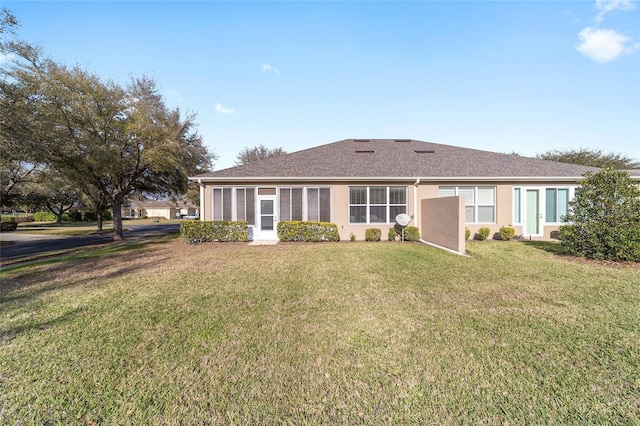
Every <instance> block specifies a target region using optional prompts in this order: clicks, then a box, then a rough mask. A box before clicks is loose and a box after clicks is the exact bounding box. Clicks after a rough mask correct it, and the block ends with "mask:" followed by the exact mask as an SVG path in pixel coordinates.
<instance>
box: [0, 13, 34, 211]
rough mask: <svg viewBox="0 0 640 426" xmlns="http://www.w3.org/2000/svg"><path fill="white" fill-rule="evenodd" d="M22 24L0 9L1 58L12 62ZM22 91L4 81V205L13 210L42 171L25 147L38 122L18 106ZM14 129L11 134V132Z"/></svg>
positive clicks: (0, 171) (0, 136) (0, 103)
mask: <svg viewBox="0 0 640 426" xmlns="http://www.w3.org/2000/svg"><path fill="white" fill-rule="evenodd" d="M17 26H18V21H17V20H16V18H15V16H13V15H12V14H11V12H9V11H8V10H7V9H6V8H2V9H0V57H4V59H5V60H8V59H9V58H10V56H11V55H10V53H11V46H12V45H13V43H12V42H11V41H10V40H11V38H10V37H9V36H10V35H15V28H16V27H17ZM19 90H20V88H19V86H18V85H16V84H14V83H13V82H11V81H10V80H5V79H2V80H0V111H2V113H0V123H1V125H0V205H1V206H2V207H11V206H14V205H16V203H19V200H18V198H19V192H20V187H21V186H22V185H23V184H25V183H29V182H31V181H32V180H33V175H34V172H37V171H38V170H39V169H40V168H41V164H38V163H37V162H35V161H34V160H33V158H32V156H31V153H30V152H29V150H28V149H26V147H25V145H24V144H22V142H21V141H22V140H23V139H24V138H25V137H28V136H27V135H28V134H29V133H30V129H29V126H26V124H27V123H29V121H30V120H33V118H34V112H35V111H33V110H30V109H29V108H28V107H27V106H26V105H16V104H15V103H14V102H13V100H15V99H17V98H19V97H20V96H18V95H17V93H16V92H17V91H19ZM9 129H10V130H9Z"/></svg>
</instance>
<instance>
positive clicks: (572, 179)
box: [189, 176, 584, 184]
mask: <svg viewBox="0 0 640 426" xmlns="http://www.w3.org/2000/svg"><path fill="white" fill-rule="evenodd" d="M418 179H419V180H420V181H421V182H423V183H424V182H440V181H447V182H466V181H473V182H546V181H554V182H576V181H578V180H580V179H584V176H429V177H424V176H377V177H376V176H333V177H326V176H264V177H263V176H255V177H228V176H225V177H213V176H212V177H203V176H195V177H190V178H189V180H192V181H195V182H198V183H201V184H202V183H228V182H256V181H260V182H282V181H299V182H318V181H327V182H335V181H342V182H344V181H350V182H370V181H411V182H415V181H416V180H418Z"/></svg>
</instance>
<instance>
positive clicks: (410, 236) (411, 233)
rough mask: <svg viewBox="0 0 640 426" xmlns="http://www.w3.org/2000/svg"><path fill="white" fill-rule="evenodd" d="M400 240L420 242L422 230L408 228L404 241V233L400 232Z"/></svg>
mask: <svg viewBox="0 0 640 426" xmlns="http://www.w3.org/2000/svg"><path fill="white" fill-rule="evenodd" d="M398 235H400V239H401V240H402V241H413V242H416V241H420V229H418V227H417V226H407V227H406V228H404V240H403V239H402V232H399V233H398Z"/></svg>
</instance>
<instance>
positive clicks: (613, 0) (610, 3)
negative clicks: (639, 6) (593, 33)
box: [595, 0, 636, 22]
mask: <svg viewBox="0 0 640 426" xmlns="http://www.w3.org/2000/svg"><path fill="white" fill-rule="evenodd" d="M635 7H636V5H635V4H634V3H633V1H632V0H596V9H598V10H599V11H600V13H598V15H597V16H596V17H595V20H596V22H602V20H603V19H604V17H605V15H606V14H607V13H609V12H611V11H614V10H632V9H634V8H635Z"/></svg>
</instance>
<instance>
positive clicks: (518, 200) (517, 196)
mask: <svg viewBox="0 0 640 426" xmlns="http://www.w3.org/2000/svg"><path fill="white" fill-rule="evenodd" d="M513 223H522V188H513Z"/></svg>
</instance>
